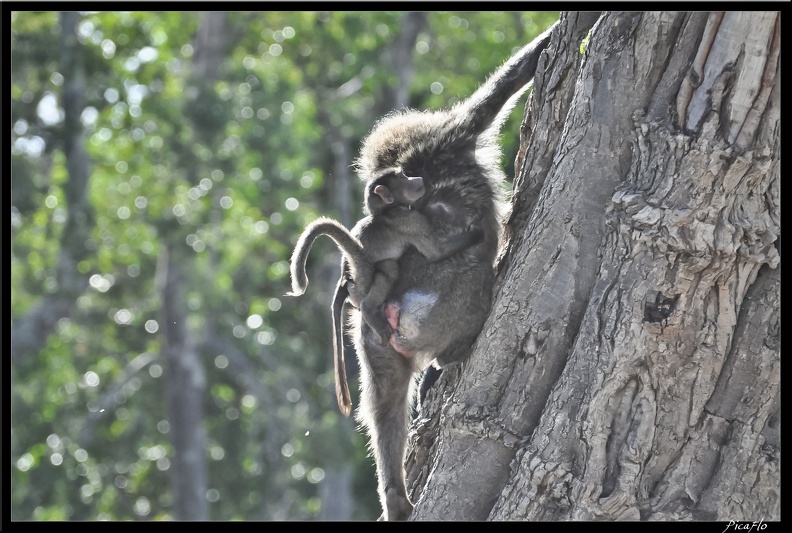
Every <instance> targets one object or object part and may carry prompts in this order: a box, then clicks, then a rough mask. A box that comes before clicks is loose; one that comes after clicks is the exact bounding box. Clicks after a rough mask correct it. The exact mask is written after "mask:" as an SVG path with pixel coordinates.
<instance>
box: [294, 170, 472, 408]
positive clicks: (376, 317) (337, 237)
mask: <svg viewBox="0 0 792 533" xmlns="http://www.w3.org/2000/svg"><path fill="white" fill-rule="evenodd" d="M380 174H381V175H380V176H379V177H377V178H376V179H375V180H373V181H372V182H371V183H369V184H368V186H367V194H366V210H367V211H368V212H369V213H370V215H369V216H366V217H364V218H363V219H361V220H360V221H358V223H357V224H356V225H355V226H354V227H353V228H352V230H351V231H349V230H347V229H346V228H345V227H344V226H343V225H342V224H341V223H339V222H337V221H335V220H333V219H330V218H326V217H320V218H319V219H317V220H315V221H314V222H312V223H311V224H309V225H308V227H307V228H306V229H305V231H303V233H302V235H301V236H300V238H299V239H298V241H297V245H296V246H295V248H294V253H293V254H292V259H291V274H292V292H291V293H289V295H291V296H299V295H301V294H303V293H304V292H305V289H306V287H307V285H308V278H307V276H306V273H305V266H306V262H307V259H308V253H309V252H310V249H311V246H312V245H313V242H314V241H315V240H316V238H317V237H319V236H320V235H326V236H328V237H330V238H331V239H333V241H335V243H336V244H337V245H338V247H339V248H340V249H341V251H342V253H343V259H342V263H341V269H342V277H341V280H339V283H338V285H337V287H336V292H335V296H334V298H333V306H332V318H333V351H334V357H333V364H334V368H335V376H336V396H337V398H338V405H339V408H340V409H341V411H342V412H343V413H344V414H345V415H348V414H349V412H350V409H351V400H350V396H349V388H348V385H347V382H346V372H345V369H344V355H343V337H342V335H343V332H342V318H341V315H342V311H341V309H342V306H343V303H344V301H345V300H346V299H347V297H349V298H350V301H351V302H352V304H353V305H354V306H355V307H358V308H359V309H360V311H361V313H362V315H363V320H364V321H365V322H366V324H367V325H368V326H369V327H370V328H371V330H372V332H373V334H374V335H375V336H376V337H377V339H378V341H379V343H380V345H385V344H387V343H388V339H389V337H390V335H391V327H390V325H389V323H388V320H387V318H386V317H385V313H384V310H383V306H384V303H385V298H386V297H387V296H388V294H389V293H390V291H391V288H392V287H393V284H394V283H395V281H396V279H397V277H398V274H399V270H398V263H397V262H396V260H397V259H399V258H400V257H401V256H402V254H403V253H404V252H405V250H407V248H408V247H411V246H414V247H415V248H416V249H417V250H418V251H419V252H420V253H421V255H422V256H423V257H426V258H427V260H428V261H440V260H442V259H445V258H446V257H449V256H451V255H453V254H456V253H458V252H460V251H461V250H463V249H465V248H468V247H470V246H472V245H473V244H475V243H476V242H478V241H480V240H481V238H482V231H481V230H480V229H478V228H475V227H474V228H472V229H468V228H467V227H466V226H461V225H459V223H461V222H463V219H462V218H461V217H455V216H454V213H453V212H448V211H447V210H445V209H443V207H442V206H436V205H431V206H430V205H424V210H425V211H426V212H428V213H431V216H427V215H426V214H424V213H423V212H421V211H418V210H415V209H411V206H412V205H413V204H415V202H416V201H417V200H419V199H420V198H421V197H422V196H423V195H424V192H425V188H424V186H423V179H422V178H421V177H408V176H406V175H404V173H403V172H402V171H401V169H386V170H384V171H383V172H381V173H380ZM454 220H456V221H457V224H456V226H454V222H453V221H454ZM448 228H450V229H451V230H452V231H453V233H452V234H451V235H447V236H446V235H445V234H441V233H439V231H438V230H439V229H448Z"/></svg>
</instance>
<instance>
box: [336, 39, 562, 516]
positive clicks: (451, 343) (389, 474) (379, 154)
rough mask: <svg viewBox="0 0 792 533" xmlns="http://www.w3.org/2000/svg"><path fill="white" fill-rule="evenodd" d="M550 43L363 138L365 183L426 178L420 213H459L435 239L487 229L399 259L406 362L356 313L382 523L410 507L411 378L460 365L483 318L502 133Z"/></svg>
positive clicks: (499, 215) (496, 221)
mask: <svg viewBox="0 0 792 533" xmlns="http://www.w3.org/2000/svg"><path fill="white" fill-rule="evenodd" d="M549 40H550V30H548V31H547V32H545V33H544V34H542V35H541V36H540V37H538V38H537V39H536V40H534V41H533V42H532V43H531V44H529V45H527V46H526V47H524V48H523V49H521V50H520V51H519V52H518V53H517V54H516V55H515V56H514V57H512V58H511V59H510V60H509V61H507V62H506V63H505V64H504V65H503V66H502V67H500V68H499V69H498V70H497V71H496V72H495V73H494V74H493V76H492V77H490V78H489V80H488V81H487V82H486V83H485V84H484V85H482V86H481V88H479V89H478V90H477V91H476V92H475V93H474V94H473V95H472V96H471V97H470V98H469V99H467V100H465V101H463V102H461V103H460V104H459V105H457V106H455V107H454V108H452V109H451V110H447V111H431V112H418V111H402V112H398V113H393V114H391V115H389V116H387V117H385V118H384V119H382V120H381V121H380V122H379V123H378V124H377V125H376V126H375V127H374V129H373V130H372V132H371V133H370V134H369V136H368V137H367V138H366V139H365V140H364V142H363V147H362V150H361V154H360V157H359V159H358V161H357V170H358V173H359V175H360V177H361V179H363V180H364V181H366V182H367V183H371V182H372V180H374V179H376V178H377V176H379V175H380V173H381V172H382V171H383V169H387V168H400V169H403V170H404V172H405V173H407V174H408V175H418V176H422V177H423V178H424V183H425V185H426V189H427V191H426V194H424V195H423V196H422V197H421V199H420V200H419V201H418V202H417V203H416V207H417V208H418V209H419V210H420V209H423V208H424V207H425V206H430V207H429V208H430V209H431V206H445V207H446V208H448V209H449V210H450V211H451V212H454V213H456V219H455V220H454V221H453V224H452V225H451V226H452V227H450V228H440V229H438V230H437V231H438V234H440V235H443V234H446V235H450V234H451V233H444V232H446V231H448V232H453V226H456V227H459V226H460V225H461V226H462V227H468V226H469V225H470V224H473V223H475V224H476V225H477V227H479V228H481V230H482V232H483V239H482V240H481V242H479V243H477V244H474V245H472V246H470V247H469V248H467V249H465V250H464V251H462V252H461V253H458V254H455V255H452V256H450V257H447V258H445V259H442V260H439V261H434V262H432V261H430V260H428V259H427V258H426V257H424V256H423V255H422V254H421V253H420V252H419V251H417V250H415V249H408V250H407V251H406V252H405V253H404V254H402V256H401V257H400V258H399V260H398V271H399V278H398V279H397V281H396V283H395V285H394V287H393V289H392V291H391V294H390V296H389V302H395V304H396V305H400V306H401V315H400V317H399V324H398V328H397V329H396V331H395V332H394V335H395V338H396V340H397V344H398V346H399V347H400V350H401V351H407V352H409V353H410V354H411V357H405V356H403V355H401V354H400V353H399V352H398V351H396V349H394V347H393V346H392V345H390V344H389V345H386V346H382V345H381V344H380V343H379V342H378V337H377V335H376V333H374V332H373V331H372V329H371V327H370V326H369V325H368V324H367V323H366V322H365V320H363V319H361V313H359V312H353V314H352V327H353V330H352V337H353V339H354V341H355V348H356V351H357V355H358V360H359V362H360V367H361V389H362V395H361V405H360V407H359V409H358V413H357V417H358V420H359V421H360V422H361V423H362V425H363V426H364V427H365V428H366V429H367V431H368V434H369V437H370V447H371V450H372V452H373V455H374V459H375V462H376V467H377V476H378V483H379V494H380V502H381V504H382V508H383V514H382V517H381V519H385V520H405V519H407V518H409V515H410V513H411V511H412V503H411V502H410V500H409V498H408V497H407V493H406V489H405V483H404V468H403V462H404V452H405V443H406V437H407V426H408V415H409V408H410V404H411V401H412V395H413V390H412V389H413V384H414V379H413V376H414V373H415V372H417V371H420V370H423V369H425V368H426V367H427V366H428V365H429V364H430V363H431V362H432V361H435V362H436V364H438V365H440V366H442V365H447V364H450V363H453V362H457V361H461V360H464V359H465V358H466V357H467V356H468V355H469V353H470V350H471V346H472V344H473V342H474V341H475V339H476V337H477V336H478V333H479V331H480V330H481V328H482V326H483V324H484V321H485V320H486V318H487V316H488V315H489V311H490V306H491V297H492V288H493V285H494V281H495V273H494V261H495V256H496V254H497V251H498V247H499V244H500V242H499V241H500V235H501V225H502V222H503V217H504V215H505V212H506V209H505V202H504V201H503V199H502V193H501V187H502V183H503V179H504V175H503V171H502V170H501V169H500V167H499V164H500V148H499V145H498V133H499V131H500V128H501V125H502V123H503V121H504V120H505V118H506V116H508V114H509V112H510V111H511V109H512V108H513V105H514V102H515V101H516V99H517V97H518V96H519V95H520V94H521V93H522V92H523V91H524V89H525V88H526V85H527V84H528V82H529V81H530V80H531V78H533V75H534V73H535V71H536V67H537V63H538V59H539V55H540V54H541V52H542V50H544V48H545V47H546V46H547V44H548V42H549ZM459 217H461V218H462V220H459ZM352 277H353V279H354V275H353V276H352Z"/></svg>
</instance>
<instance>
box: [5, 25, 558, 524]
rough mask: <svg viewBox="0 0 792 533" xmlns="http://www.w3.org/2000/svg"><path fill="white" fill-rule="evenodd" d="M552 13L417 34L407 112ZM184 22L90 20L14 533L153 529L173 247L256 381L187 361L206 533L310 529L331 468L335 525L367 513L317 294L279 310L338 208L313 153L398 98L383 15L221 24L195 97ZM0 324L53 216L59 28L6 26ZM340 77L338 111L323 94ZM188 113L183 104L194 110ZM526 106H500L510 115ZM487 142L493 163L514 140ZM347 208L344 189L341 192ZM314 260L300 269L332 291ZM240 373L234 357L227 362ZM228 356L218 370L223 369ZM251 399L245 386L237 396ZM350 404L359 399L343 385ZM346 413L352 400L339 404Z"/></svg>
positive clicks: (207, 354) (60, 162)
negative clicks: (215, 524) (88, 525)
mask: <svg viewBox="0 0 792 533" xmlns="http://www.w3.org/2000/svg"><path fill="white" fill-rule="evenodd" d="M556 18H557V13H501V12H482V13H450V12H448V13H446V12H443V13H430V14H429V15H428V22H429V24H428V28H426V29H425V31H423V32H422V33H421V35H420V36H419V38H418V42H417V44H416V46H415V50H414V61H415V78H414V80H413V84H412V88H411V96H410V105H411V106H412V107H417V108H436V107H441V106H448V105H451V104H453V103H454V102H455V101H457V100H458V99H459V98H464V97H465V96H467V95H469V94H471V92H472V91H473V90H474V89H475V88H476V86H477V85H478V84H480V83H481V82H482V81H483V80H484V79H485V77H486V75H487V74H488V73H489V72H491V71H492V70H493V69H494V68H495V67H496V66H498V65H499V64H500V63H502V62H503V61H504V60H505V59H506V58H507V57H508V56H509V55H510V54H511V53H512V51H513V50H514V49H516V48H517V47H519V46H521V45H523V44H525V43H527V42H529V41H530V40H531V39H532V38H533V37H534V36H535V35H536V34H538V33H539V32H540V31H542V30H543V29H544V28H546V27H547V26H549V25H550V24H551V23H552V22H553V21H554V20H555V19H556ZM198 20H199V15H198V13H189V12H187V13H181V12H179V13H175V12H156V13H155V12H91V13H85V14H83V15H82V21H81V22H80V25H79V27H78V35H79V40H80V42H81V43H82V45H83V47H84V54H85V58H86V78H87V79H86V85H87V90H86V93H85V95H84V96H85V98H86V108H85V110H84V111H83V113H82V123H83V125H84V127H85V130H86V148H87V151H88V154H89V156H90V158H91V160H92V167H91V171H92V173H91V177H90V189H89V197H90V201H91V204H92V206H93V209H94V212H95V221H96V224H95V227H94V229H93V234H92V235H91V238H90V239H89V240H88V241H87V242H85V243H84V246H85V247H86V248H87V249H88V250H89V251H90V254H88V255H87V257H86V258H85V259H84V260H82V261H81V262H80V263H79V265H78V269H79V271H80V272H81V273H82V274H84V275H85V277H86V279H87V280H88V281H89V287H88V289H87V290H86V291H85V292H84V293H83V294H81V295H80V296H79V297H78V299H77V301H76V307H75V311H74V313H73V314H72V315H71V316H68V317H63V318H61V319H60V320H59V321H58V323H57V326H56V327H55V329H54V331H53V333H52V334H51V335H49V337H48V338H47V342H46V345H45V348H44V349H42V350H41V351H40V352H39V353H37V354H33V355H30V356H27V357H25V358H23V359H21V360H19V361H17V360H15V361H14V366H13V369H12V391H11V404H12V420H11V423H12V433H11V453H12V462H13V466H12V485H11V489H12V519H14V520H61V519H70V520H94V519H111V520H130V519H131V520H151V519H155V520H156V519H168V518H171V517H172V516H171V515H170V514H169V508H170V505H171V502H172V499H173V498H172V495H171V494H170V485H169V483H170V481H169V472H170V459H169V457H170V456H171V454H172V453H173V450H172V447H171V444H170V442H169V440H168V432H169V428H170V425H171V423H172V421H169V420H168V411H167V400H166V395H165V392H166V387H167V386H168V385H167V381H166V375H165V374H164V372H163V362H162V360H161V357H160V351H161V343H162V339H161V335H162V331H161V329H162V328H161V327H160V323H159V321H160V320H161V319H160V315H159V312H160V307H161V295H160V293H159V291H158V284H157V275H158V271H157V259H158V256H159V254H160V248H161V246H162V245H163V243H164V242H178V243H182V244H183V245H185V246H188V247H189V249H190V250H191V253H192V256H191V259H190V262H189V264H188V265H186V270H187V271H188V272H189V280H188V291H189V292H188V298H187V301H188V306H189V310H188V311H187V314H188V317H189V326H190V330H191V331H192V332H195V333H196V335H200V334H201V333H202V332H212V333H213V334H215V335H217V336H219V337H222V338H226V339H228V342H229V345H230V346H233V348H234V350H237V351H238V353H237V355H239V354H241V355H242V356H244V357H245V358H246V359H247V361H249V363H250V371H249V372H239V371H238V370H237V371H232V369H233V366H234V365H233V364H230V363H229V359H233V358H232V356H231V355H230V354H228V353H222V352H221V351H217V350H212V349H208V348H206V347H203V348H201V354H202V356H203V358H204V359H203V360H204V363H205V368H206V376H207V387H206V391H207V393H206V398H205V405H204V411H205V422H204V427H205V430H206V433H207V444H206V458H207V461H208V465H209V467H208V472H209V487H208V491H207V500H208V501H209V503H210V507H209V509H210V517H211V518H212V519H216V520H256V519H263V520H270V519H316V518H318V517H320V516H321V515H320V511H321V506H322V500H321V491H320V490H319V487H320V485H321V484H322V482H323V480H324V478H325V475H326V474H327V472H329V471H330V470H333V469H336V470H342V469H344V468H351V469H352V471H353V472H354V476H353V479H354V482H353V497H354V500H355V504H354V506H353V514H352V516H351V518H353V519H373V518H376V516H377V515H378V514H379V504H378V502H377V500H376V488H375V487H376V483H375V479H374V471H373V467H372V464H371V459H370V458H369V457H368V456H367V451H366V448H365V439H364V438H363V436H362V435H360V434H359V433H358V432H356V431H355V425H354V421H352V420H349V419H345V418H344V417H342V416H341V415H340V413H339V412H338V409H337V407H336V405H335V399H334V394H333V392H332V389H333V384H332V381H333V377H332V364H331V358H330V352H331V344H332V343H331V340H330V317H329V309H328V304H329V301H330V296H329V292H330V291H331V290H332V284H331V283H326V284H324V285H323V284H322V283H321V282H319V280H321V279H322V278H320V277H319V278H317V277H313V278H311V279H312V280H314V283H313V284H312V287H311V288H310V289H309V291H308V294H306V295H305V296H303V297H301V298H299V299H289V298H284V297H283V295H284V294H285V293H286V292H287V291H288V290H289V278H288V259H289V255H290V253H291V250H292V247H293V245H294V242H295V241H296V238H297V236H298V235H299V233H300V232H301V230H302V229H303V228H304V227H305V225H306V224H307V223H308V222H310V221H311V220H312V219H313V218H315V217H316V216H318V215H319V214H326V215H329V216H333V215H337V212H336V211H335V210H336V207H335V206H334V204H333V201H332V198H333V194H332V187H333V176H332V174H331V172H330V170H329V169H330V168H331V164H330V161H331V157H332V156H331V154H330V149H329V147H328V143H327V139H328V134H329V132H327V131H325V130H324V129H323V127H322V126H321V123H320V122H321V121H320V120H319V118H318V115H319V114H320V113H324V116H325V117H326V120H327V121H329V123H330V124H333V125H334V126H335V127H337V129H338V131H340V133H341V134H342V135H343V136H344V138H345V139H348V140H349V141H350V146H351V147H352V149H353V151H354V149H355V148H356V147H357V146H358V144H359V140H360V138H361V137H362V136H363V135H365V133H366V132H367V130H368V128H369V127H370V126H371V124H372V123H373V121H374V120H375V119H376V118H377V116H378V114H379V113H381V112H383V111H386V110H382V109H380V108H378V107H377V106H378V102H380V101H381V99H382V95H383V92H384V90H385V89H386V88H387V87H388V86H393V85H394V84H395V83H396V82H397V81H398V80H397V79H396V78H395V74H394V73H393V72H390V71H388V69H387V68H386V67H385V66H384V64H383V61H382V59H381V55H382V52H383V50H384V49H385V47H386V46H387V45H388V44H389V43H390V42H391V41H392V40H393V39H394V37H395V35H397V34H398V33H399V32H400V31H401V28H400V25H401V24H402V21H403V13H397V12H355V13H344V12H288V13H287V12H270V13H230V14H229V18H228V23H229V36H228V46H227V55H226V57H225V58H224V59H223V60H222V61H221V63H220V65H219V70H218V79H219V81H217V82H216V83H214V84H213V85H212V86H211V87H210V88H209V90H208V91H198V92H196V91H195V87H194V85H191V84H190V81H189V72H190V68H191V60H192V58H193V56H194V54H195V53H196V51H195V50H194V49H193V39H194V36H195V32H196V29H197V26H198ZM11 29H12V35H11V45H12V72H11V82H12V88H11V95H12V105H11V114H12V117H11V118H12V202H11V203H12V207H11V226H12V237H13V241H12V269H11V282H12V316H13V319H14V320H19V319H21V318H22V317H24V316H25V315H26V313H29V312H30V310H31V309H32V308H33V306H34V305H35V304H36V303H37V302H39V301H40V300H41V299H42V298H44V297H45V296H47V295H51V294H54V293H57V291H58V287H57V283H56V281H55V278H54V274H55V269H56V264H57V257H58V253H59V247H60V245H61V240H60V238H61V232H62V231H63V227H64V220H65V216H66V199H65V195H64V186H65V184H66V182H67V180H68V177H69V175H68V172H67V170H66V166H65V165H66V158H65V156H64V154H63V152H62V138H63V136H65V135H70V134H71V133H72V132H68V131H63V116H62V110H61V109H60V107H59V104H58V102H59V99H60V93H61V87H62V85H63V82H64V78H65V77H67V76H69V75H70V73H69V72H59V68H60V67H59V54H60V46H61V45H60V25H59V18H58V14H57V13H52V12H15V13H13V14H11ZM356 77H357V78H358V79H359V80H361V81H362V85H361V87H360V89H359V90H358V91H356V92H354V93H353V94H350V95H348V96H347V97H346V98H342V99H338V100H336V101H334V102H333V105H331V106H330V105H325V102H326V99H325V96H323V95H326V93H327V92H328V91H334V90H336V89H337V88H338V87H339V86H341V85H343V84H344V83H345V82H347V81H349V80H351V79H353V78H356ZM199 94H200V97H198V96H197V95H199ZM521 109H522V107H518V110H521ZM521 115H522V113H521V112H520V111H515V113H514V116H513V117H512V118H511V120H510V122H509V123H508V124H507V125H506V127H505V132H506V133H505V135H504V146H505V152H506V161H505V166H506V167H507V168H510V165H511V164H512V163H511V162H512V160H513V158H514V155H515V153H516V149H517V144H518V139H517V137H516V134H517V131H518V125H519V120H520V119H521ZM354 194H355V195H356V196H355V199H354V202H355V205H360V196H359V195H360V191H359V188H358V190H355V191H354ZM330 250H332V247H330V246H325V245H322V246H320V243H317V251H315V252H314V254H313V257H312V263H313V265H314V266H312V269H314V271H315V272H318V271H319V269H320V268H324V269H326V270H329V272H330V276H329V278H328V279H330V280H332V276H334V275H337V270H333V269H337V264H338V263H337V260H338V256H337V255H331V256H330V257H329V258H328V259H325V260H324V261H322V260H321V256H322V251H325V252H326V251H330ZM237 359H238V357H237ZM237 359H233V361H237ZM254 385H258V387H256V386H254ZM353 388H354V385H353ZM355 403H356V399H355Z"/></svg>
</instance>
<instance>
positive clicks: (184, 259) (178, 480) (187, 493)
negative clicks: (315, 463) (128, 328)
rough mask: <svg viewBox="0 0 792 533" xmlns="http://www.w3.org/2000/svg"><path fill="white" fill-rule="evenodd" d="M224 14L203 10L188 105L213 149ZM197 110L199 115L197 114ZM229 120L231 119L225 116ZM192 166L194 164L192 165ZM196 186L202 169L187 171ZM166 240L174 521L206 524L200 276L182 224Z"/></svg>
mask: <svg viewBox="0 0 792 533" xmlns="http://www.w3.org/2000/svg"><path fill="white" fill-rule="evenodd" d="M226 17H227V14H226V13H224V12H203V13H201V15H200V17H199V22H198V31H197V34H196V38H195V58H194V60H193V64H192V73H191V76H190V88H189V89H188V91H187V97H188V98H187V101H188V104H187V105H188V107H190V108H193V109H189V111H190V114H189V116H190V118H191V123H192V124H191V126H192V128H193V130H194V131H193V134H194V135H195V138H196V139H197V140H198V141H199V142H202V143H205V144H206V145H208V146H212V145H213V143H211V142H209V141H210V140H211V139H214V138H215V137H216V136H217V135H218V133H219V132H218V131H214V130H213V126H212V125H213V124H216V123H218V122H219V123H222V122H220V121H215V120H211V119H209V120H201V119H197V117H201V118H206V117H207V114H208V116H209V117H211V116H212V115H214V114H217V113H222V109H223V108H222V107H221V106H219V107H215V106H213V105H212V99H213V96H212V95H213V94H214V92H213V88H212V86H213V84H214V82H215V81H216V80H217V68H218V64H219V62H220V61H221V60H222V59H223V58H224V55H225V53H226V45H227V36H228V31H227V29H226ZM193 112H194V114H193ZM219 118H223V119H224V120H225V117H219ZM187 165H189V163H187ZM182 170H183V171H185V173H186V175H188V176H191V177H192V178H193V179H194V180H195V181H196V182H197V181H200V180H199V179H198V178H199V177H198V175H197V174H198V167H197V166H191V167H190V166H188V167H187V168H183V169H182ZM163 238H164V239H165V240H166V241H167V242H166V244H165V245H164V246H163V248H162V251H161V253H162V255H161V257H160V265H161V267H162V269H161V272H160V276H161V279H162V281H163V283H162V288H161V293H162V320H163V323H164V332H165V350H164V355H165V358H166V360H167V373H166V374H165V384H166V388H167V393H168V401H169V421H170V437H171V442H172V443H173V448H174V461H173V469H172V470H171V487H172V491H173V499H174V502H173V517H174V518H175V519H177V520H206V519H207V518H209V514H208V503H207V490H208V484H207V483H208V482H207V466H206V432H205V429H204V427H203V424H204V414H203V413H204V410H203V403H204V401H205V396H206V377H205V368H204V361H203V360H202V359H201V354H200V351H199V349H198V346H199V344H200V343H201V342H203V340H204V335H203V334H202V331H199V330H198V328H196V327H194V326H193V327H191V324H188V323H187V316H188V304H187V294H186V291H187V287H188V283H187V275H188V273H194V272H200V271H201V269H199V268H197V267H196V266H195V262H196V255H195V254H194V253H192V250H191V249H189V248H188V245H187V244H186V243H185V240H184V235H183V234H182V232H181V231H179V228H178V224H175V227H172V228H171V229H170V231H168V232H167V234H166V235H165V236H163Z"/></svg>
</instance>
